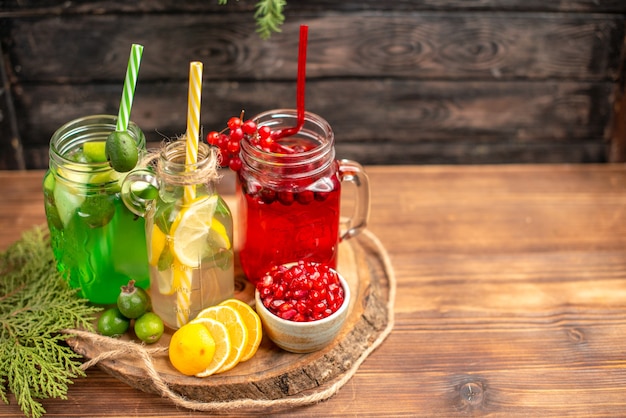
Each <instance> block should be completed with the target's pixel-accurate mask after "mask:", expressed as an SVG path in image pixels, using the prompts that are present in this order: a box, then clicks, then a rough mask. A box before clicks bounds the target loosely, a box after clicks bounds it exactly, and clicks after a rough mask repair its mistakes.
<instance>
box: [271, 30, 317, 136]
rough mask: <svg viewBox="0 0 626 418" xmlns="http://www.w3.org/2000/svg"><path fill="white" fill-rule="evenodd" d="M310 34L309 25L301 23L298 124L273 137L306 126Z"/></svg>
mask: <svg viewBox="0 0 626 418" xmlns="http://www.w3.org/2000/svg"><path fill="white" fill-rule="evenodd" d="M308 34H309V27H308V26H307V25H300V43H299V45H298V81H297V83H298V84H297V87H296V106H297V117H298V122H297V126H295V127H293V128H285V129H279V130H277V131H274V132H272V138H273V139H280V138H284V137H287V136H291V135H295V134H297V133H298V132H300V129H302V126H304V93H305V86H306V46H307V38H308Z"/></svg>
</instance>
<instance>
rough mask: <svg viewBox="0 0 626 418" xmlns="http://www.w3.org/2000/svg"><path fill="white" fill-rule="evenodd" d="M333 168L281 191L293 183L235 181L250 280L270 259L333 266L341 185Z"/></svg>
mask: <svg viewBox="0 0 626 418" xmlns="http://www.w3.org/2000/svg"><path fill="white" fill-rule="evenodd" d="M332 171H333V174H332V175H329V176H327V177H323V178H320V179H317V180H309V182H310V184H308V185H307V186H306V187H305V188H303V187H302V185H298V186H299V187H298V192H295V193H294V192H291V191H285V189H287V190H289V187H292V186H293V184H289V183H288V182H285V183H286V184H285V185H281V187H280V188H277V189H279V191H277V190H275V189H268V188H263V187H261V186H260V185H258V184H252V183H248V184H243V185H242V184H241V181H240V182H239V184H238V189H239V190H238V194H239V196H240V206H239V210H240V211H241V213H240V219H241V220H242V222H241V225H240V228H241V231H240V236H241V237H242V239H243V242H242V249H241V253H240V257H241V264H242V267H243V270H244V273H245V274H246V276H247V278H248V280H250V282H251V283H253V284H256V282H257V281H258V279H259V278H260V277H261V276H262V275H263V274H264V273H266V272H267V271H268V270H270V268H271V267H273V266H275V265H278V264H283V263H290V262H295V261H298V260H305V261H315V262H318V263H326V264H328V265H330V266H331V267H333V268H336V264H337V248H338V242H339V202H340V199H339V196H340V188H341V186H340V182H339V179H338V178H337V174H336V171H335V170H332ZM280 190H282V191H280Z"/></svg>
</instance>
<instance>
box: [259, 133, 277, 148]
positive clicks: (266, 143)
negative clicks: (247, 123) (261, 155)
mask: <svg viewBox="0 0 626 418" xmlns="http://www.w3.org/2000/svg"><path fill="white" fill-rule="evenodd" d="M273 143H274V140H273V139H272V137H271V136H268V137H261V138H260V141H259V145H260V146H261V148H263V149H265V150H267V151H271V150H272V144H273Z"/></svg>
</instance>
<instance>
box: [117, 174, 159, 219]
mask: <svg viewBox="0 0 626 418" xmlns="http://www.w3.org/2000/svg"><path fill="white" fill-rule="evenodd" d="M121 190H122V191H121V195H122V201H123V202H124V204H125V205H126V207H127V208H128V210H130V211H131V212H132V213H134V214H135V215H137V216H141V217H142V218H143V217H144V216H145V215H146V212H147V211H148V209H149V208H150V206H151V204H152V202H153V201H154V199H155V198H156V196H157V193H158V190H159V183H158V180H157V177H156V175H155V174H154V173H153V172H152V171H151V170H149V169H147V168H140V169H136V170H133V171H131V172H130V173H128V175H127V176H126V178H125V179H124V181H123V182H122V189H121Z"/></svg>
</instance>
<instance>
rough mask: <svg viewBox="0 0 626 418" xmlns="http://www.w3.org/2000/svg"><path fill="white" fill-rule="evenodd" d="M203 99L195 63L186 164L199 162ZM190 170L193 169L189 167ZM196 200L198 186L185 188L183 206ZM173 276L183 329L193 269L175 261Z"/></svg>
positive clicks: (191, 76) (199, 69) (191, 71)
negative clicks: (177, 286)
mask: <svg viewBox="0 0 626 418" xmlns="http://www.w3.org/2000/svg"><path fill="white" fill-rule="evenodd" d="M201 99H202V63H201V62H197V61H193V62H191V63H190V65H189V96H188V99H187V132H186V135H185V136H186V139H185V164H186V165H187V166H190V165H194V164H197V162H198V138H199V136H200V133H199V129H200V103H201ZM187 169H188V170H190V169H193V168H190V167H187ZM195 198H196V186H195V185H194V184H189V185H186V186H184V193H183V205H184V206H188V205H191V204H192V202H193V201H194V200H195ZM173 274H180V283H181V286H180V287H181V289H179V291H178V292H177V294H176V307H177V309H176V323H177V325H178V327H182V326H183V325H185V324H186V323H188V322H189V319H190V318H189V313H190V311H191V284H192V274H193V269H191V268H190V267H189V266H185V265H183V264H182V263H180V262H179V261H178V260H175V261H174V265H173Z"/></svg>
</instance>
